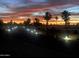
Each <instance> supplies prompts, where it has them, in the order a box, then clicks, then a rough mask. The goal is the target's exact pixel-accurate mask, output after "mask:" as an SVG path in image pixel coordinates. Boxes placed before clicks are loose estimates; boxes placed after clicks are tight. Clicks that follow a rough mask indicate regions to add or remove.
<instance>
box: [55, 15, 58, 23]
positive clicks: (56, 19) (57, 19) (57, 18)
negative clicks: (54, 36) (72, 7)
mask: <svg viewBox="0 0 79 59" xmlns="http://www.w3.org/2000/svg"><path fill="white" fill-rule="evenodd" d="M55 19H56V24H57V20H58V16H56V17H55Z"/></svg>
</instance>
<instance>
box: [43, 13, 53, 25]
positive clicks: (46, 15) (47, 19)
mask: <svg viewBox="0 0 79 59" xmlns="http://www.w3.org/2000/svg"><path fill="white" fill-rule="evenodd" d="M44 18H45V20H46V25H47V26H48V21H49V20H50V19H51V18H52V15H51V14H50V13H49V12H46V13H45V17H44Z"/></svg>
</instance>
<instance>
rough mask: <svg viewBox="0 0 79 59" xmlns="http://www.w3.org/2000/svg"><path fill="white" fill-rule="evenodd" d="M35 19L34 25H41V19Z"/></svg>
mask: <svg viewBox="0 0 79 59" xmlns="http://www.w3.org/2000/svg"><path fill="white" fill-rule="evenodd" d="M34 20H35V23H34V25H35V26H39V25H40V21H39V19H38V18H35V19H34Z"/></svg>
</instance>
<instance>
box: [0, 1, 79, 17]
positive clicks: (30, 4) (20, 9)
mask: <svg viewBox="0 0 79 59" xmlns="http://www.w3.org/2000/svg"><path fill="white" fill-rule="evenodd" d="M63 10H68V11H69V12H71V13H73V14H78V13H79V0H0V15H2V16H5V15H7V16H8V15H34V14H33V13H38V12H42V14H43V13H44V11H49V12H51V13H52V14H59V13H60V12H62V11H63ZM43 15H44V14H43Z"/></svg>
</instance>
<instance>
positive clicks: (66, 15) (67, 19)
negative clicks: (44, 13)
mask: <svg viewBox="0 0 79 59" xmlns="http://www.w3.org/2000/svg"><path fill="white" fill-rule="evenodd" d="M69 16H70V13H69V12H68V11H66V10H65V11H63V12H62V18H63V19H64V21H65V25H68V24H69V22H68V21H69V20H70V17H69Z"/></svg>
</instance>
